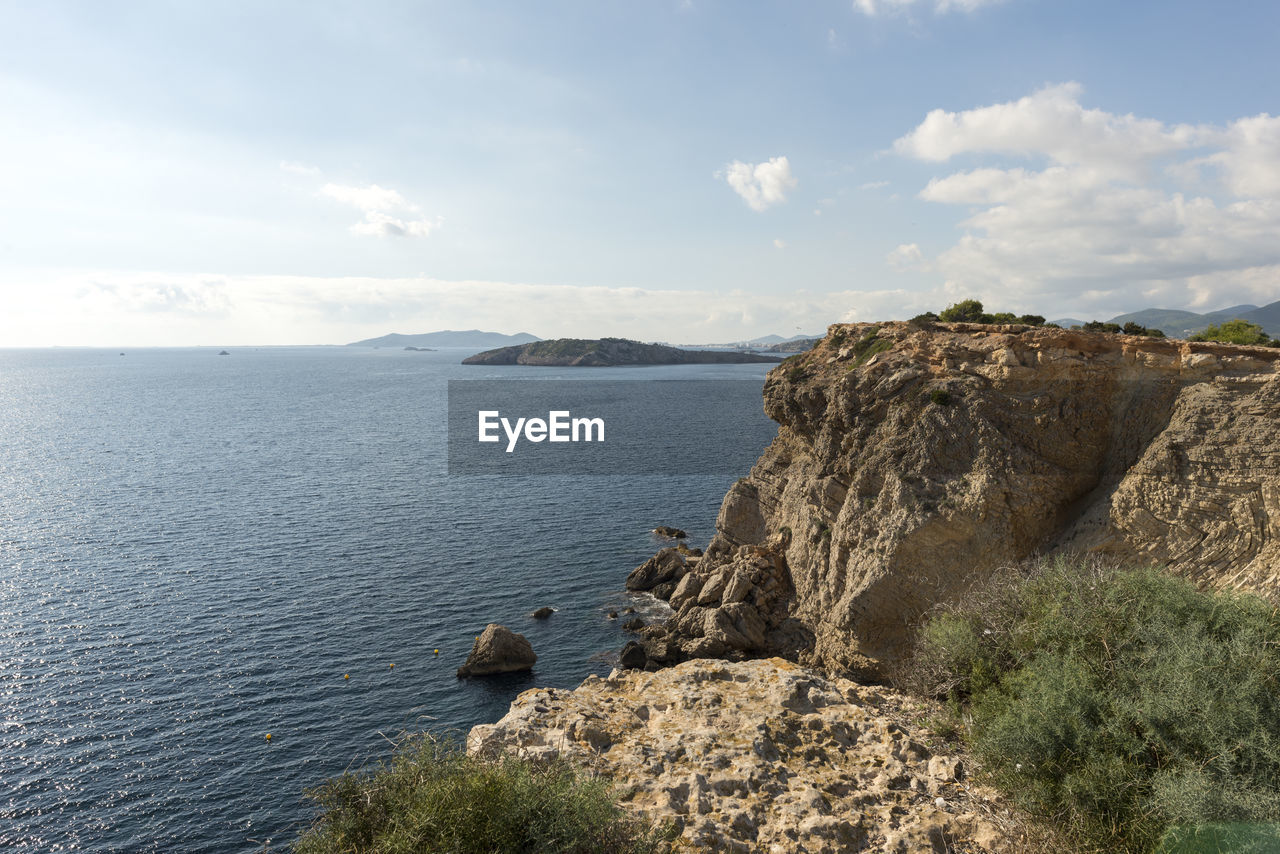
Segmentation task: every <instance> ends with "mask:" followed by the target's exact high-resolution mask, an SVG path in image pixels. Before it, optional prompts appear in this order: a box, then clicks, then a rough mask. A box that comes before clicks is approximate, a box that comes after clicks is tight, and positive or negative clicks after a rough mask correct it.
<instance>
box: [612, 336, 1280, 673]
mask: <svg viewBox="0 0 1280 854" xmlns="http://www.w3.org/2000/svg"><path fill="white" fill-rule="evenodd" d="M1278 363H1280V350H1276V349H1272V348H1263V347H1236V346H1231V345H1223V344H1212V343H1191V342H1186V341H1172V340H1158V339H1150V338H1142V337H1137V336H1126V335H1115V334H1105V333H1085V332H1074V331H1068V330H1062V329H1051V328H1041V327H1026V326H998V327H997V326H985V325H966V324H935V325H932V326H927V327H921V326H916V325H913V324H909V323H883V324H837V325H835V326H832V327H831V329H830V330H829V331H828V334H827V337H826V338H824V339H823V340H822V342H821V343H820V344H819V345H818V346H817V347H816V348H814V349H813V350H811V351H810V352H808V353H805V354H803V355H801V356H798V357H796V358H794V359H792V360H789V361H788V362H787V363H786V364H784V365H781V366H779V367H778V368H775V369H774V370H773V371H771V372H770V374H769V377H768V379H767V381H766V383H765V388H764V406H765V410H766V412H767V413H768V414H769V415H770V417H772V418H773V419H774V420H775V421H777V422H778V424H779V429H778V435H777V438H776V439H775V440H774V442H773V443H772V444H771V445H770V446H769V448H768V449H767V450H766V451H765V452H764V454H763V455H762V456H761V458H760V460H759V461H758V462H757V463H756V465H755V467H754V468H753V469H752V470H751V473H750V474H749V475H748V476H747V477H746V478H744V479H742V480H740V481H738V483H736V484H735V485H734V486H733V487H732V488H731V489H730V490H729V493H728V494H727V495H726V496H725V499H724V502H723V504H722V506H721V508H720V513H719V516H718V519H717V523H716V527H717V535H716V537H715V539H714V540H713V542H712V544H711V546H710V547H709V548H708V549H707V554H706V555H705V556H704V557H702V558H701V559H698V560H696V561H695V560H690V559H689V558H688V557H684V556H681V558H680V560H679V561H678V564H679V565H678V566H677V565H675V564H676V563H677V561H676V559H675V558H673V557H672V556H670V555H666V556H665V557H662V560H663V561H665V565H664V567H661V568H659V569H662V571H661V572H659V573H658V574H659V575H663V574H664V573H666V572H667V570H672V571H671V572H670V573H669V576H668V577H665V578H664V579H663V580H661V581H659V582H657V583H656V584H648V581H647V579H646V578H644V577H643V576H645V575H646V574H645V573H640V572H639V570H637V573H633V578H632V579H631V581H630V582H629V586H631V587H633V589H646V590H650V591H651V592H653V593H654V594H655V595H657V596H659V598H664V599H668V600H670V601H671V604H672V607H673V609H674V611H675V615H674V616H673V618H672V619H671V620H669V621H668V623H667V626H666V627H665V629H664V630H663V631H662V633H661V635H658V630H657V629H652V630H650V631H651V633H652V634H654V635H655V637H653V638H650V640H649V642H648V643H647V647H648V653H649V654H648V656H647V658H646V661H647V662H648V663H649V664H650V665H651V666H653V665H657V664H662V663H666V662H667V661H670V660H680V659H682V658H688V657H693V656H698V655H730V656H737V657H742V656H750V655H763V654H770V653H775V652H782V651H783V649H784V647H786V646H788V645H791V646H793V647H794V646H795V645H797V644H800V645H802V646H804V636H805V635H806V634H807V636H808V641H807V646H804V648H802V649H798V650H797V651H796V653H795V657H796V658H797V659H798V660H800V661H803V662H806V663H812V664H815V665H819V666H822V667H824V668H829V669H832V670H836V671H843V672H851V673H855V674H862V675H864V676H866V675H873V674H875V673H876V672H877V671H878V669H879V665H880V664H882V663H884V662H885V661H888V660H893V659H895V658H897V657H899V656H900V654H901V653H902V651H903V649H904V648H905V645H906V644H907V642H908V641H909V637H910V628H911V626H912V625H913V624H914V623H915V621H917V620H918V618H919V617H920V615H921V614H923V613H924V612H925V611H927V610H928V609H930V608H932V607H934V606H935V605H936V604H938V603H940V602H946V601H949V600H952V599H954V598H956V597H957V596H959V595H960V594H962V593H963V592H964V591H965V590H966V589H967V588H968V587H969V586H970V585H971V584H973V583H974V582H975V581H978V580H980V579H982V578H985V577H986V576H987V575H988V574H989V573H990V572H991V571H992V570H993V569H995V568H997V567H998V566H1001V565H1003V564H1008V563H1011V562H1015V561H1020V560H1023V559H1025V558H1028V557H1030V556H1033V555H1037V554H1045V553H1052V552H1058V551H1088V552H1095V553H1102V554H1105V555H1109V556H1111V557H1114V558H1116V559H1119V560H1124V561H1141V562H1146V563H1154V564H1159V565H1163V566H1167V567H1168V568H1169V569H1170V570H1171V571H1174V572H1178V573H1181V574H1184V575H1186V576H1189V577H1191V578H1194V579H1196V580H1197V581H1199V582H1201V583H1203V584H1206V585H1216V586H1232V587H1238V588H1243V589H1249V590H1253V591H1256V592H1261V593H1263V594H1265V595H1271V596H1275V595H1276V592H1277V591H1278V590H1280V428H1278V427H1277V424H1278V423H1280V370H1278V367H1277V365H1278ZM663 555H664V553H663V552H660V553H659V556H660V557H661V556H663ZM649 574H650V575H652V574H653V573H652V572H650V573H649ZM744 578H745V579H746V580H745V581H744ZM672 582H674V583H672ZM664 585H666V586H664ZM677 588H679V595H677ZM695 590H696V593H695V592H694V591H695ZM752 612H754V614H753V613H752ZM757 618H758V619H757ZM783 626H786V627H787V628H786V630H785V632H786V641H785V642H784V641H782V640H781V639H780V638H779V637H778V635H777V633H778V631H779V630H780V628H781V627H783ZM731 628H732V631H730V629H731ZM721 646H725V647H726V649H724V650H721V649H720V647H721Z"/></svg>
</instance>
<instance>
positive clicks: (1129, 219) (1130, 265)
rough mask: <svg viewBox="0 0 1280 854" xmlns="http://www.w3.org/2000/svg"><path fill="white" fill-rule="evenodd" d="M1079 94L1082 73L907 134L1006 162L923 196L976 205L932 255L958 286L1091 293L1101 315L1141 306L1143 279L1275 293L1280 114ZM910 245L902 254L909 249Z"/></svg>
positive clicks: (1162, 295) (1222, 300)
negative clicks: (1271, 278)
mask: <svg viewBox="0 0 1280 854" xmlns="http://www.w3.org/2000/svg"><path fill="white" fill-rule="evenodd" d="M1081 94H1082V90H1081V88H1080V86H1078V85H1077V84H1074V83H1068V84H1063V85H1059V86H1051V87H1047V88H1045V89H1041V90H1040V91H1038V92H1035V93H1033V94H1031V95H1029V96H1027V97H1025V98H1021V99H1019V100H1017V101H1012V102H1008V103H1004V104H995V105H991V106H986V107H980V108H977V109H973V110H967V111H964V112H959V113H954V112H946V111H943V110H934V111H933V112H931V113H929V114H928V115H927V116H926V117H925V119H924V121H923V122H921V124H920V125H919V126H918V127H916V128H915V129H914V130H912V131H911V132H910V133H908V134H907V135H906V136H904V137H902V138H901V139H899V140H898V141H897V142H896V143H895V144H894V148H895V149H896V150H897V151H898V152H899V153H901V154H905V155H908V156H911V157H914V158H916V159H918V160H922V161H926V162H937V163H942V162H946V161H949V160H951V159H952V158H957V157H983V158H985V159H995V160H996V161H997V162H996V164H995V165H979V166H977V167H975V168H971V169H967V170H961V171H956V172H952V173H950V174H945V175H941V176H939V177H935V178H933V179H932V180H930V181H929V183H928V185H927V186H925V187H924V189H923V190H921V191H920V193H919V197H920V198H921V199H924V200H925V201H929V202H935V203H939V204H946V205H960V206H963V207H964V208H965V211H966V212H965V215H964V218H963V219H961V220H960V223H959V224H960V225H961V226H962V227H963V228H964V229H965V234H964V235H963V236H962V237H961V238H960V239H959V241H958V242H957V243H956V244H955V245H954V246H952V247H951V248H949V249H947V250H946V251H944V252H942V253H941V254H940V255H939V256H938V257H937V259H936V261H935V263H934V268H935V269H937V270H938V271H939V272H940V273H941V274H942V275H943V276H944V277H945V278H946V280H947V282H948V285H949V286H950V287H951V288H953V289H954V290H956V291H957V292H965V293H969V292H972V293H974V294H980V293H983V292H985V293H987V294H988V295H989V296H990V297H992V298H994V297H995V296H998V295H999V294H1001V293H1004V294H1009V293H1016V294H1017V295H1018V296H1019V297H1025V298H1030V299H1033V300H1034V299H1040V300H1043V301H1046V302H1052V300H1054V299H1057V300H1058V302H1059V303H1062V304H1066V303H1069V302H1070V301H1078V302H1077V304H1080V303H1083V304H1081V305H1080V310H1081V311H1086V310H1089V309H1090V305H1089V303H1090V301H1092V304H1093V305H1095V306H1096V307H1097V311H1098V312H1099V314H1102V313H1105V312H1106V311H1108V310H1112V309H1114V311H1113V312H1112V313H1118V312H1119V311H1123V310H1129V309H1130V308H1132V302H1131V295H1132V294H1134V293H1135V289H1140V290H1141V292H1142V294H1143V299H1144V301H1149V302H1148V304H1154V303H1157V302H1158V301H1160V300H1163V304H1166V305H1175V306H1176V305H1188V306H1190V305H1193V304H1194V305H1201V304H1202V303H1206V302H1211V303H1214V304H1220V305H1225V304H1228V303H1230V302H1246V301H1250V302H1251V301H1256V300H1259V299H1260V300H1262V301H1264V302H1270V301H1272V300H1274V299H1275V297H1276V292H1275V286H1274V282H1273V283H1272V285H1271V291H1270V292H1269V293H1268V292H1266V291H1265V288H1263V287H1262V285H1261V284H1260V283H1261V282H1262V281H1263V277H1262V276H1261V274H1259V273H1258V271H1259V270H1269V269H1273V268H1275V267H1276V265H1280V241H1276V240H1275V239H1274V235H1275V234H1276V233H1277V232H1280V119H1276V118H1272V117H1271V116H1268V115H1261V116H1256V117H1252V118H1245V119H1240V120H1238V121H1235V122H1233V123H1231V124H1229V125H1227V126H1225V127H1214V126H1203V125H1200V126H1189V125H1170V124H1166V123H1164V122H1161V121H1159V120H1157V119H1152V118H1140V117H1136V116H1134V115H1132V114H1129V115H1117V114H1114V113H1109V112H1105V111H1103V110H1098V109H1087V108H1085V107H1084V106H1082V105H1081V104H1080V96H1081ZM1010 158H1016V161H1015V162H1014V163H1010V162H1009V160H1010ZM908 245H909V244H908ZM900 251H901V252H905V250H904V249H903V247H899V248H898V249H897V250H894V253H891V258H890V263H891V264H892V263H893V262H894V261H895V260H896V261H898V262H905V261H906V260H907V259H906V257H905V255H895V253H900ZM1209 283H1212V285H1213V286H1214V287H1217V288H1219V289H1220V291H1219V293H1218V295H1217V297H1213V296H1210V295H1209V292H1208V290H1207V289H1208V288H1209V287H1210V284H1209ZM1210 307H1212V306H1210Z"/></svg>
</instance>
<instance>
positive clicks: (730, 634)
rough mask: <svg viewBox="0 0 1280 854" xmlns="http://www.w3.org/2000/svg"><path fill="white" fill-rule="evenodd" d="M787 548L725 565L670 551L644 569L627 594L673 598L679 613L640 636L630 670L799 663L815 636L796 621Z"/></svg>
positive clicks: (735, 557) (745, 550)
mask: <svg viewBox="0 0 1280 854" xmlns="http://www.w3.org/2000/svg"><path fill="white" fill-rule="evenodd" d="M784 546H785V538H784V537H775V538H774V540H772V541H771V542H769V543H767V544H766V545H763V546H744V547H742V548H739V549H736V550H735V551H734V552H733V553H732V554H730V555H723V556H720V557H722V558H723V559H720V560H716V559H713V558H709V557H706V556H697V555H692V554H682V553H681V552H679V550H677V549H673V548H668V549H663V550H662V551H660V552H658V553H657V554H656V555H654V556H653V557H652V558H650V559H649V560H648V561H646V562H645V563H643V564H641V565H640V566H638V567H636V568H635V569H634V570H632V572H631V574H630V575H629V576H627V582H626V584H627V589H628V590H636V591H644V592H648V593H651V594H653V595H654V596H656V597H658V598H659V599H664V600H666V601H667V603H668V604H669V605H670V606H671V609H672V612H673V614H672V616H671V617H670V618H669V619H668V620H667V621H666V622H665V624H661V625H646V626H644V627H642V628H639V629H638V630H637V631H638V633H639V634H641V635H643V636H644V638H645V639H644V641H642V642H632V644H628V647H629V648H630V651H628V652H625V653H624V655H623V656H622V658H621V660H620V661H621V664H622V666H624V667H644V668H646V669H649V670H656V669H657V668H659V667H662V666H665V665H669V664H674V663H676V662H680V661H687V660H689V659H691V658H727V659H730V660H734V661H741V660H743V659H745V658H750V657H753V656H761V655H781V656H792V657H794V656H796V655H798V654H799V653H800V651H802V650H805V649H808V648H810V647H811V646H812V644H813V636H812V635H811V634H810V633H808V632H807V630H806V629H805V628H804V626H803V625H801V624H800V623H798V622H797V621H796V620H794V619H791V618H790V611H789V605H790V603H791V601H792V598H793V594H794V590H793V589H792V587H791V582H790V575H789V573H788V572H787V568H786V558H785V556H784V551H783V549H784ZM636 646H638V647H640V648H642V649H643V650H644V656H643V657H639V654H638V653H636V652H635V651H634V648H635V647H636Z"/></svg>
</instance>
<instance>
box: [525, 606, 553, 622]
mask: <svg viewBox="0 0 1280 854" xmlns="http://www.w3.org/2000/svg"><path fill="white" fill-rule="evenodd" d="M555 612H556V609H555V608H552V607H551V606H550V605H543V606H542V607H541V608H539V609H538V610H536V611H534V612H533V613H532V614H530V615H529V616H530V617H533V618H534V619H535V620H545V619H546V618H547V617H550V616H551V615H552V614H554V613H555Z"/></svg>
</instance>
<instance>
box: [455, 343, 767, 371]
mask: <svg viewBox="0 0 1280 854" xmlns="http://www.w3.org/2000/svg"><path fill="white" fill-rule="evenodd" d="M778 361H781V359H780V358H779V357H777V356H762V355H759V354H756V353H738V352H724V351H719V350H681V349H680V348H679V347H668V346H667V345H665V344H643V343H641V342H639V341H630V340H628V339H626V338H596V339H582V338H556V339H555V340H553V341H535V342H532V343H529V344H521V345H518V346H514V347H499V348H498V349H496V350H486V351H485V352H483V353H477V354H476V355H474V356H468V357H467V358H465V359H463V360H462V364H464V365H536V366H539V367H555V368H609V367H617V366H620V365H728V364H742V363H746V362H778Z"/></svg>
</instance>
